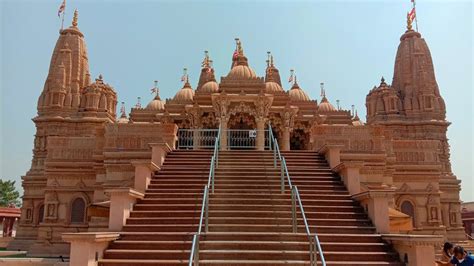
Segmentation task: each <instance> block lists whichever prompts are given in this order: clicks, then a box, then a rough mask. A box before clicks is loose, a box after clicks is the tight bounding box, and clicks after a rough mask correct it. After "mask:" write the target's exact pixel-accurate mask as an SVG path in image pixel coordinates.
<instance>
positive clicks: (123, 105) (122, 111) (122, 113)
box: [120, 102, 127, 118]
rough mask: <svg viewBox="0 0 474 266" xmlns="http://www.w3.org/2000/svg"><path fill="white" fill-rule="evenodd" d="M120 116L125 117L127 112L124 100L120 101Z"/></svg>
mask: <svg viewBox="0 0 474 266" xmlns="http://www.w3.org/2000/svg"><path fill="white" fill-rule="evenodd" d="M120 118H127V112H126V111H125V102H122V106H121V107H120Z"/></svg>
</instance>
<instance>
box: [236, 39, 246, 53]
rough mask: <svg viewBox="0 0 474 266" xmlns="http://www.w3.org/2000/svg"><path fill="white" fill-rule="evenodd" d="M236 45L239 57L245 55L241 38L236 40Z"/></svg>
mask: <svg viewBox="0 0 474 266" xmlns="http://www.w3.org/2000/svg"><path fill="white" fill-rule="evenodd" d="M235 45H236V50H237V52H238V53H239V55H243V54H244V50H243V49H242V43H241V42H240V39H239V38H235Z"/></svg>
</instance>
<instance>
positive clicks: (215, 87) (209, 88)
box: [199, 80, 219, 93]
mask: <svg viewBox="0 0 474 266" xmlns="http://www.w3.org/2000/svg"><path fill="white" fill-rule="evenodd" d="M199 91H200V92H210V93H212V92H218V91H219V84H217V82H215V81H213V80H211V81H208V82H206V83H204V85H202V87H201V88H200V89H199Z"/></svg>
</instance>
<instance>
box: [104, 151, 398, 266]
mask: <svg viewBox="0 0 474 266" xmlns="http://www.w3.org/2000/svg"><path fill="white" fill-rule="evenodd" d="M211 155H212V154H211V151H202V150H201V151H199V150H198V151H173V152H172V153H170V154H169V155H168V156H167V158H166V160H165V163H164V165H163V168H162V170H161V171H160V172H159V173H158V174H157V175H156V176H155V177H154V178H153V180H152V182H151V184H150V186H149V188H148V190H147V191H146V193H145V198H144V199H143V200H140V201H139V202H137V204H136V205H135V207H134V210H133V211H132V213H131V217H130V218H129V219H128V220H127V224H126V226H124V228H123V232H121V237H120V239H119V240H116V241H114V242H113V243H112V244H111V245H110V246H109V248H108V249H107V250H106V252H105V254H104V258H103V259H102V260H100V261H99V265H103V266H105V265H107V266H115V265H122V266H123V265H187V263H188V259H189V253H190V248H191V240H192V235H193V234H194V233H195V232H196V231H197V227H198V223H199V215H200V211H201V202H202V194H203V187H204V185H205V184H206V182H207V178H208V173H209V162H210V158H211ZM283 155H284V156H285V157H286V160H287V165H288V170H289V173H290V176H291V178H292V181H293V184H294V185H297V186H298V188H299V191H300V194H301V198H302V201H303V205H304V208H305V213H306V216H307V219H308V223H309V225H310V230H311V232H312V233H315V232H317V233H318V235H319V239H320V241H321V243H322V248H323V250H324V255H325V258H326V261H327V264H328V265H403V264H402V263H400V262H399V260H398V256H397V254H396V253H395V252H394V251H393V250H392V249H390V247H389V246H387V245H386V244H385V243H383V241H382V239H381V237H380V235H377V234H375V228H374V227H373V226H372V224H371V222H370V221H369V219H368V218H367V215H366V214H365V213H364V211H363V209H362V208H361V207H360V206H359V205H358V204H357V203H356V202H354V201H353V200H352V199H351V198H350V196H349V193H348V192H347V190H346V189H345V187H344V185H343V184H342V183H341V182H340V180H339V177H338V176H336V175H335V174H334V173H332V172H331V171H330V169H329V166H328V164H327V162H326V161H325V160H324V158H323V157H321V156H319V155H318V154H317V153H315V152H304V151H292V152H285V153H284V154H283ZM297 210H298V232H299V233H296V234H294V233H292V225H291V217H292V216H291V196H290V191H289V189H288V186H286V193H284V194H282V193H281V191H280V174H279V166H278V168H277V169H275V168H273V157H272V153H271V152H270V151H223V152H220V155H219V168H218V169H217V171H216V179H215V193H214V194H211V196H210V201H209V232H207V233H205V234H204V235H202V236H201V238H200V239H201V240H200V244H199V247H200V251H199V258H200V260H199V261H200V264H201V265H309V241H308V237H307V235H306V233H304V232H305V229H304V224H303V221H302V219H301V215H300V213H299V209H297Z"/></svg>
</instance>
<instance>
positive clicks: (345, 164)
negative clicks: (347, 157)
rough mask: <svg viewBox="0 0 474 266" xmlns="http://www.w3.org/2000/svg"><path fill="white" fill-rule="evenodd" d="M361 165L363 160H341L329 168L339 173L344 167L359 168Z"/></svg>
mask: <svg viewBox="0 0 474 266" xmlns="http://www.w3.org/2000/svg"><path fill="white" fill-rule="evenodd" d="M362 166H364V162H363V161H346V162H342V163H340V164H338V165H336V166H335V167H333V168H332V169H331V170H332V171H334V172H336V173H340V172H341V171H343V170H344V169H347V168H359V169H360V168H362Z"/></svg>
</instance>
